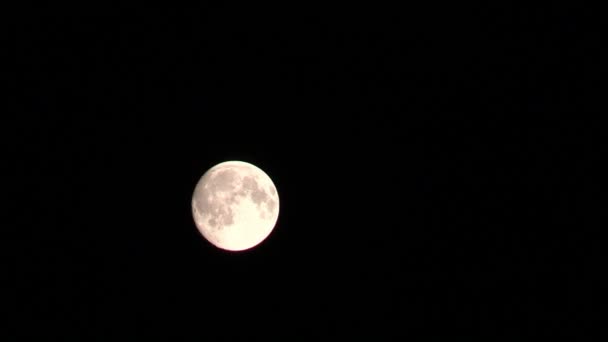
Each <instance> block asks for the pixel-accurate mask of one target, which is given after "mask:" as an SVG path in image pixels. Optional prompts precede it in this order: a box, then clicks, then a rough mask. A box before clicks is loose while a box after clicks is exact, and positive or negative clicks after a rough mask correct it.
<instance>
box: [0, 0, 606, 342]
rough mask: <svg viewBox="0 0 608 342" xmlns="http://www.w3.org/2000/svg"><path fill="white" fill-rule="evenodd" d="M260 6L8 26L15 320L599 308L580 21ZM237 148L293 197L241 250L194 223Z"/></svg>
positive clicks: (494, 329)
mask: <svg viewBox="0 0 608 342" xmlns="http://www.w3.org/2000/svg"><path fill="white" fill-rule="evenodd" d="M256 6H257V5H255V6H254V5H249V7H247V8H236V7H235V8H229V7H225V8H204V9H203V8H197V9H192V10H187V11H186V10H183V11H179V12H175V11H169V10H167V11H166V13H164V12H165V11H164V10H158V11H153V13H151V14H142V13H139V12H138V11H128V10H125V11H124V13H120V12H116V13H111V14H110V13H108V14H105V13H104V14H103V15H102V14H98V15H94V14H87V15H80V16H70V15H60V16H59V15H39V16H31V17H29V18H28V20H26V21H20V22H19V23H18V24H15V25H13V26H12V28H11V30H10V34H11V35H13V38H14V39H13V43H14V44H15V45H14V47H15V48H14V49H12V48H11V49H9V50H10V52H11V53H12V52H15V55H14V56H15V57H16V58H15V63H14V68H13V71H14V73H13V74H14V75H16V76H17V78H16V80H17V82H16V83H15V84H14V85H13V87H14V88H15V89H17V90H18V93H19V95H18V96H17V97H15V98H13V100H16V101H15V103H16V105H15V107H14V109H13V110H10V111H8V112H7V113H8V115H7V116H6V117H7V118H8V120H7V123H8V124H7V125H3V126H4V127H3V128H4V129H3V130H6V133H7V134H4V136H5V137H8V139H7V144H6V146H8V150H9V154H8V158H7V159H5V160H6V162H5V163H4V166H3V168H4V169H5V170H8V171H9V172H8V176H7V177H6V178H5V180H6V183H7V186H6V187H5V189H7V190H6V191H5V193H7V194H8V195H9V197H10V198H11V201H10V204H9V205H8V206H7V207H6V209H7V212H8V213H9V214H13V216H15V217H16V220H14V223H13V221H11V223H10V224H8V225H7V226H8V227H9V229H8V231H9V234H7V236H8V238H7V239H6V240H5V241H7V242H8V245H9V247H8V248H6V249H5V251H8V252H7V253H8V254H7V255H8V259H7V260H9V266H10V267H9V272H8V275H7V277H6V279H8V284H9V288H10V289H11V290H10V291H9V292H8V293H9V296H8V297H9V303H10V304H11V305H10V306H8V307H9V308H10V309H11V310H12V311H11V316H12V317H13V318H14V322H15V323H14V324H13V323H12V322H13V321H10V324H9V326H10V327H9V329H8V332H9V334H13V335H14V336H29V335H37V336H46V337H47V338H48V340H61V341H68V340H74V341H112V340H117V339H121V338H131V340H144V339H147V338H150V337H162V338H164V339H165V340H197V341H201V340H204V341H213V340H217V339H219V338H227V339H234V338H249V339H252V338H262V337H264V338H273V337H279V336H280V337H283V338H289V337H295V336H307V337H308V338H309V339H311V340H324V339H327V340H339V339H349V340H350V339H352V338H355V337H358V336H361V335H362V334H365V335H369V336H372V337H373V339H369V340H387V339H390V338H392V337H395V338H398V339H403V338H408V337H412V336H427V337H473V336H486V337H487V336H493V337H501V336H512V337H513V336H514V337H524V336H544V335H549V334H555V333H562V334H564V333H573V332H576V331H580V330H581V329H587V328H588V327H590V326H592V325H595V324H596V323H597V322H598V320H599V318H598V312H599V309H598V307H597V304H596V302H595V297H594V296H595V293H596V291H597V290H598V288H599V287H598V286H599V285H597V282H596V280H597V277H598V276H597V273H596V272H595V271H593V269H594V267H596V266H597V265H595V264H594V260H597V259H598V258H599V253H600V252H599V248H600V243H599V240H598V239H594V238H593V236H592V235H591V234H593V232H597V231H598V229H599V228H598V226H597V223H596V222H595V219H594V216H593V215H592V213H593V212H594V211H595V210H597V209H598V208H599V204H598V202H597V201H596V198H597V197H596V196H597V191H596V190H595V184H594V182H593V181H592V178H591V177H590V174H591V172H592V170H593V163H594V162H595V161H596V160H598V158H599V157H598V154H597V153H596V152H594V151H593V150H592V149H593V148H594V146H595V145H594V142H595V141H594V135H593V134H592V133H593V130H594V128H597V123H596V122H594V121H593V120H592V119H588V117H590V116H588V115H586V114H593V113H594V112H595V111H596V108H595V107H594V102H593V101H592V98H593V96H594V95H596V94H598V90H597V89H598V84H599V77H598V76H597V66H598V64H599V59H598V58H597V57H596V55H595V53H596V52H597V51H598V50H597V49H598V48H597V46H598V45H599V38H598V34H597V33H596V32H595V31H594V30H592V28H593V25H594V22H593V20H592V19H591V16H590V15H588V14H587V13H586V12H585V11H583V10H582V9H580V8H574V7H571V8H566V7H558V6H557V5H552V6H550V7H543V8H532V7H515V6H511V7H509V6H506V7H501V6H487V7H473V6H469V7H457V6H456V5H454V6H453V8H446V7H443V8H433V6H430V5H429V6H426V7H422V6H414V5H412V6H410V7H409V8H400V9H397V8H393V9H390V8H384V9H380V8H374V9H364V8H359V9H357V10H352V9H350V10H345V9H340V10H338V9H328V8H326V9H314V10H313V9H305V8H287V7H286V6H283V7H279V8H270V7H267V8H262V7H256ZM458 6H461V4H458ZM573 6H574V5H573ZM136 13H138V14H136ZM11 47H12V45H11ZM225 160H243V161H247V162H250V163H253V164H255V165H257V166H259V167H260V168H262V169H263V170H265V171H266V172H267V173H268V174H269V175H270V176H271V177H272V178H273V180H274V182H275V184H276V186H277V189H278V190H279V195H280V198H281V212H280V216H279V221H278V224H277V227H276V229H275V231H274V232H273V234H272V235H271V236H270V237H269V238H268V239H267V240H266V241H265V242H264V243H262V244H261V245H260V246H259V247H258V248H255V249H253V250H250V251H247V252H244V253H239V254H231V253H225V252H222V251H220V250H218V249H215V248H214V247H213V246H212V245H210V244H209V243H207V242H206V241H204V239H203V238H202V237H201V236H200V235H199V234H198V232H197V230H196V228H195V226H194V225H193V222H192V219H191V214H190V197H191V194H192V191H193V188H194V185H195V184H196V182H197V181H198V178H199V177H200V176H201V175H202V174H203V173H204V172H205V171H206V170H207V169H208V168H210V167H211V166H213V165H215V164H217V163H219V162H222V161H225ZM9 340H11V341H17V340H18V339H17V337H14V338H13V339H9Z"/></svg>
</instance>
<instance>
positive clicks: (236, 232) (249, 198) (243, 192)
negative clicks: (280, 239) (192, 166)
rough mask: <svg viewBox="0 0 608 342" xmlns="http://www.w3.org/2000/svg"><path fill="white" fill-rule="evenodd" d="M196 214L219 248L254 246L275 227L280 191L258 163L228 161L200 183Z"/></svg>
mask: <svg viewBox="0 0 608 342" xmlns="http://www.w3.org/2000/svg"><path fill="white" fill-rule="evenodd" d="M192 215H193V218H194V222H195V224H196V227H197V228H198V230H199V231H200V232H201V234H202V235H203V236H204V237H205V239H207V240H208V241H209V242H211V243H212V244H213V245H215V246H216V247H218V248H221V249H225V250H229V251H242V250H245V249H249V248H252V247H254V246H256V245H258V244H259V243H261V242H262V241H264V240H265V239H266V238H267V237H268V235H270V233H271V232H272V230H273V229H274V226H275V224H276V222H277V219H278V217H279V194H278V193H277V189H276V187H275V186H274V183H273V182H272V180H271V179H270V177H269V176H268V175H267V174H266V173H265V172H264V171H262V170H261V169H259V168H258V167H256V166H255V165H252V164H249V163H246V162H242V161H227V162H223V163H220V164H217V165H215V166H214V167H212V168H211V169H209V170H208V171H207V172H205V174H203V176H202V177H201V179H200V180H199V181H198V183H197V184H196V187H195V189H194V194H193V195H192Z"/></svg>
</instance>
